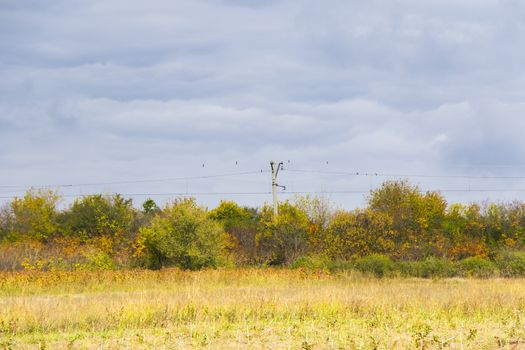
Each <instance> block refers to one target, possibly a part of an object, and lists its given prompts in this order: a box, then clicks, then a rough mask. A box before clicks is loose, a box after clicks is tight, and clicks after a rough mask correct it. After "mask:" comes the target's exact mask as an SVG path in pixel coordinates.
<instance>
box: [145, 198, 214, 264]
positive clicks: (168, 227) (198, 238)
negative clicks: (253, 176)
mask: <svg viewBox="0 0 525 350" xmlns="http://www.w3.org/2000/svg"><path fill="white" fill-rule="evenodd" d="M221 237H222V227H221V226H220V225H219V224H218V223H216V222H215V221H213V220H211V219H209V218H208V214H207V212H206V210H205V209H204V208H202V207H200V206H198V205H197V204H196V203H195V200H194V199H184V200H178V201H175V202H174V203H173V204H172V205H169V206H167V207H166V208H165V209H164V211H163V213H162V214H158V215H157V216H155V217H154V218H153V219H152V221H151V224H150V225H149V226H147V227H143V228H141V229H140V231H139V237H138V239H137V242H136V245H135V246H136V249H137V251H136V256H138V257H141V258H143V259H144V264H145V265H146V266H147V267H150V268H161V267H163V266H177V267H180V268H183V269H200V268H203V267H207V266H216V264H217V259H218V256H219V250H220V241H221Z"/></svg>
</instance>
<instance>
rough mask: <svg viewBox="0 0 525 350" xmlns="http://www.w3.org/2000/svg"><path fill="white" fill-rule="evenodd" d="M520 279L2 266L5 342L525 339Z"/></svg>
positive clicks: (231, 344)
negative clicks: (18, 269) (49, 269)
mask: <svg viewBox="0 0 525 350" xmlns="http://www.w3.org/2000/svg"><path fill="white" fill-rule="evenodd" d="M524 342H525V280H524V279H486V280H479V279H477V280H476V279H443V280H424V279H400V278H399V279H376V278H367V277H363V276H361V275H358V274H353V273H345V274H343V273H341V274H335V275H330V274H326V273H323V272H315V271H302V270H271V269H237V270H207V271H199V272H183V271H179V270H163V271H155V272H154V271H118V272H92V273H87V272H71V273H66V272H49V273H45V272H24V273H0V348H7V349H9V348H13V349H19V348H22V349H25V348H28V349H44V348H47V349H60V348H63V349H79V348H80V349H82V348H85V349H100V348H103V349H106V348H108V349H122V348H128V349H139V348H151V349H185V348H206V349H246V348H249V349H416V348H423V349H442V348H454V349H494V348H504V349H523V348H525V343H524Z"/></svg>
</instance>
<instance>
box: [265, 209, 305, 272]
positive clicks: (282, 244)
mask: <svg viewBox="0 0 525 350" xmlns="http://www.w3.org/2000/svg"><path fill="white" fill-rule="evenodd" d="M261 225H262V229H261V232H259V234H258V236H257V248H258V251H259V254H260V257H261V258H262V262H263V263H266V264H270V265H280V264H291V263H292V262H294V261H295V260H296V259H297V258H299V257H301V256H302V255H304V254H305V253H306V251H307V248H308V226H309V222H308V217H307V216H306V214H305V213H304V211H302V210H301V209H300V208H298V207H297V206H294V205H293V204H291V203H290V202H288V201H286V202H283V203H281V204H279V215H278V216H277V218H275V217H274V215H273V209H272V207H270V206H268V205H266V206H264V207H263V209H262V213H261Z"/></svg>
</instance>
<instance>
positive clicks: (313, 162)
mask: <svg viewBox="0 0 525 350" xmlns="http://www.w3.org/2000/svg"><path fill="white" fill-rule="evenodd" d="M524 62H525V2H523V1H520V0H462V1H457V0H439V1H438V0H426V1H421V0H397V1H393V0H384V1H374V0H369V1H352V0H333V1H332V0H327V1H317V0H316V1H314V0H311V1H310V0H301V1H299V0H298V1H279V0H265V1H262V0H261V1H256V0H222V1H221V0H187V1H173V0H150V1H134V0H84V1H82V0H56V1H53V0H51V1H42V0H24V1H20V0H0V181H1V183H0V186H21V187H17V188H14V187H0V192H1V193H0V196H3V197H9V196H12V195H20V193H23V191H22V189H23V188H24V186H29V185H33V186H41V185H59V184H60V185H65V184H75V185H76V184H84V185H82V186H73V187H63V188H61V189H60V190H61V192H62V193H63V194H64V195H65V196H66V201H67V198H70V197H68V196H74V195H80V194H88V193H93V192H101V191H103V192H120V193H126V194H150V193H151V194H163V193H178V192H189V193H194V192H213V193H215V192H267V191H269V190H270V175H269V174H268V173H267V172H263V173H261V172H260V171H261V169H262V170H264V171H267V170H268V168H269V164H268V163H269V161H270V160H271V159H274V160H277V161H280V160H284V161H285V165H286V167H285V171H284V172H282V173H281V174H279V182H281V183H282V184H283V185H286V186H287V190H286V191H288V192H294V191H299V192H302V191H320V192H326V193H327V194H329V195H330V196H331V198H332V199H333V200H334V201H335V202H336V203H337V204H338V205H340V206H344V207H347V208H353V207H355V206H362V205H363V204H364V202H365V196H364V195H363V194H362V193H332V192H341V191H356V192H360V191H368V190H369V189H370V188H374V187H376V186H377V185H378V184H379V183H381V181H384V180H386V179H389V178H397V177H398V175H431V176H435V175H447V176H455V175H468V176H472V178H466V177H457V178H456V177H448V178H447V177H409V180H410V181H411V182H413V183H414V184H419V185H420V187H421V188H422V189H438V190H443V191H444V192H443V194H444V195H445V196H446V197H447V199H448V200H449V201H451V202H452V201H462V202H468V201H472V200H476V201H480V200H483V199H491V200H509V199H524V196H525V192H523V191H517V190H520V189H521V190H525V180H524V179H520V178H519V177H520V176H525V116H524V112H525V74H524V73H525V64H524ZM288 160H289V163H288ZM203 165H204V166H203ZM286 170H315V171H324V172H338V171H343V172H360V174H363V173H366V172H369V173H373V174H375V173H378V174H380V175H381V174H394V175H396V176H393V177H389V176H362V175H360V176H351V175H334V174H322V173H304V172H291V171H286ZM240 172H250V174H244V175H236V176H225V177H213V178H203V179H189V180H171V181H163V182H136V183H113V184H101V185H90V184H93V183H108V182H122V181H133V180H149V179H165V178H178V177H194V176H209V175H215V174H225V173H240ZM251 172H254V173H251ZM480 176H496V177H497V176H507V177H512V176H515V177H518V178H514V179H511V178H504V179H501V178H499V179H494V178H492V179H480V178H475V177H480ZM466 189H471V190H472V191H471V192H449V190H466ZM478 190H492V191H478ZM494 190H505V191H494ZM288 196H289V195H286V194H283V195H281V198H288ZM134 197H135V200H136V203H137V205H140V203H141V202H142V201H143V200H144V199H145V196H138V195H137V196H134ZM151 197H152V198H154V199H156V200H158V201H159V202H163V201H164V200H166V198H168V197H169V196H164V195H163V196H161V195H152V196H151ZM197 198H198V200H199V201H200V202H201V203H203V204H206V205H209V206H213V205H215V204H216V203H217V201H218V200H219V199H221V198H224V199H235V200H238V201H239V202H240V203H242V204H248V205H262V204H263V203H264V202H265V201H269V200H270V199H271V197H270V196H268V195H260V194H252V195H246V194H244V195H233V194H224V195H216V196H213V195H200V196H197ZM0 200H1V201H4V202H5V201H6V200H9V199H8V198H3V199H0Z"/></svg>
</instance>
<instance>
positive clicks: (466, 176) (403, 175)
mask: <svg viewBox="0 0 525 350" xmlns="http://www.w3.org/2000/svg"><path fill="white" fill-rule="evenodd" d="M283 171H287V172H291V173H308V174H326V175H347V176H372V177H398V178H403V177H419V178H447V179H507V180H519V179H525V176H484V175H478V176H476V175H430V174H395V173H392V174H388V173H376V172H359V171H354V172H349V171H325V170H304V169H286V168H285V169H283Z"/></svg>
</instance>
